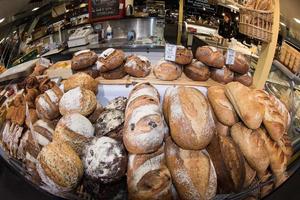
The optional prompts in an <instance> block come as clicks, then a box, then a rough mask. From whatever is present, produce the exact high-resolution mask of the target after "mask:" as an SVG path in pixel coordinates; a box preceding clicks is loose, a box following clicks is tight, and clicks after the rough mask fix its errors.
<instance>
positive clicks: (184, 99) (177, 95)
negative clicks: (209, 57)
mask: <svg viewBox="0 0 300 200" xmlns="http://www.w3.org/2000/svg"><path fill="white" fill-rule="evenodd" d="M169 92H170V97H169V100H168V101H167V102H165V103H167V104H169V105H166V106H163V107H167V108H165V109H164V110H166V112H167V114H166V116H167V118H168V122H169V127H170V131H171V136H172V139H173V140H174V141H175V143H176V144H177V145H179V146H180V147H181V148H183V149H189V150H201V149H204V148H205V147H206V146H207V145H208V144H209V143H210V141H211V140H212V138H213V135H214V131H215V123H214V120H213V115H212V110H211V108H210V105H209V103H208V100H207V99H206V97H205V96H204V95H203V94H202V93H201V92H200V91H198V90H197V89H195V88H190V87H176V88H173V89H172V90H171V91H169Z"/></svg>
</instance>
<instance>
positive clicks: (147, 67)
mask: <svg viewBox="0 0 300 200" xmlns="http://www.w3.org/2000/svg"><path fill="white" fill-rule="evenodd" d="M125 71H126V72H127V74H129V75H130V76H133V77H138V78H143V77H146V76H148V75H149V74H150V72H151V63H150V61H149V59H148V58H146V57H144V56H137V55H131V56H129V57H127V60H126V63H125Z"/></svg>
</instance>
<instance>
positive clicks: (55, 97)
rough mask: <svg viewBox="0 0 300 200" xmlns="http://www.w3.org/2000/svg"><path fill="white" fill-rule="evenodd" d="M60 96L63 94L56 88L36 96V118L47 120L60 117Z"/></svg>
mask: <svg viewBox="0 0 300 200" xmlns="http://www.w3.org/2000/svg"><path fill="white" fill-rule="evenodd" d="M62 96H63V92H62V91H61V90H60V88H59V87H57V86H54V87H53V88H52V89H50V90H47V91H46V92H45V93H44V94H41V95H40V96H38V97H37V98H36V100H35V106H36V110H37V114H38V116H39V117H40V118H42V119H48V120H53V119H55V118H57V117H58V116H59V115H60V114H59V106H58V105H59V101H60V99H61V97H62Z"/></svg>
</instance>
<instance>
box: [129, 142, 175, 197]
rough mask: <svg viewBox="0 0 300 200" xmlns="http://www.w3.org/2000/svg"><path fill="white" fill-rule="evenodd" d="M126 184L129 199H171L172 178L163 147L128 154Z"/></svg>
mask: <svg viewBox="0 0 300 200" xmlns="http://www.w3.org/2000/svg"><path fill="white" fill-rule="evenodd" d="M127 184H128V193H129V199H137V200H142V199H148V200H150V199H157V200H159V199H170V200H171V199H172V180H171V174H170V172H169V169H168V168H167V166H166V161H165V153H164V147H161V148H159V149H158V150H157V151H155V152H153V153H150V154H140V155H136V154H129V162H128V171H127Z"/></svg>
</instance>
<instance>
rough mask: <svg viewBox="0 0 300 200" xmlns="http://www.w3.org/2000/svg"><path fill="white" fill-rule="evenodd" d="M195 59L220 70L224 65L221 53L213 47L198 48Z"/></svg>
mask: <svg viewBox="0 0 300 200" xmlns="http://www.w3.org/2000/svg"><path fill="white" fill-rule="evenodd" d="M195 57H196V59H197V60H199V61H201V62H203V63H204V64H206V65H208V66H210V67H215V68H219V69H221V68H223V66H224V65H225V58H224V56H223V53H222V52H221V51H220V50H218V49H217V48H215V47H211V46H203V47H198V49H197V51H196V55H195Z"/></svg>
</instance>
